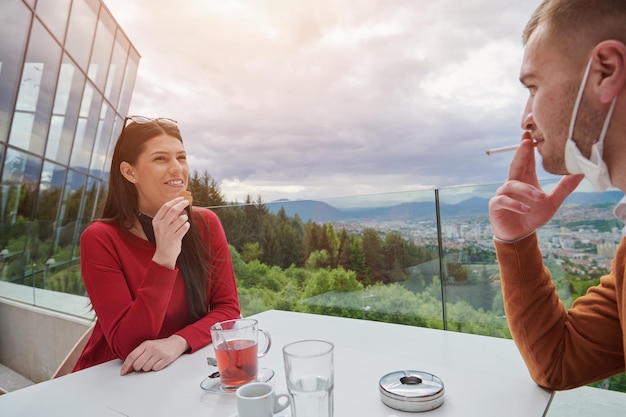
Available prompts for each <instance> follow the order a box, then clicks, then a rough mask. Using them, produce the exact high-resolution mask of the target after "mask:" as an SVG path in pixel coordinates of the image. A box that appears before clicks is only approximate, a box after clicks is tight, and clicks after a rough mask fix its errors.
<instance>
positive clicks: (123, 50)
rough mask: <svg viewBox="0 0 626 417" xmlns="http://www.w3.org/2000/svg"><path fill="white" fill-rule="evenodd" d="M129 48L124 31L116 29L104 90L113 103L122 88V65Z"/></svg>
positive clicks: (124, 63)
mask: <svg viewBox="0 0 626 417" xmlns="http://www.w3.org/2000/svg"><path fill="white" fill-rule="evenodd" d="M129 48H130V43H129V42H128V39H127V38H126V36H125V35H124V32H122V31H121V30H118V31H117V35H116V36H115V46H114V48H113V57H112V58H111V65H110V67H109V75H108V78H107V85H106V88H105V91H104V94H105V97H106V98H107V99H108V100H109V101H110V102H111V104H113V105H115V104H116V103H117V101H118V99H119V97H120V89H121V88H122V80H123V78H124V67H125V66H126V58H127V57H128V49H129Z"/></svg>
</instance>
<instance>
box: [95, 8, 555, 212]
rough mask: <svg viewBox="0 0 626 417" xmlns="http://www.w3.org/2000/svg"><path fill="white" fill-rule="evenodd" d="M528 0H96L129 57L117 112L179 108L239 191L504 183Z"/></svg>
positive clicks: (197, 157)
mask: <svg viewBox="0 0 626 417" xmlns="http://www.w3.org/2000/svg"><path fill="white" fill-rule="evenodd" d="M539 2H540V0H524V1H522V2H511V1H510V0H472V1H459V0H437V1H432V0H428V1H427V0H358V1H354V0H228V1H216V0H214V1H201V0H195V1H192V0H184V1H180V2H172V1H171V0H105V4H106V5H107V6H108V7H109V9H110V10H111V12H112V13H113V15H114V16H115V18H116V19H117V20H118V22H119V23H120V24H121V26H122V27H123V28H124V30H125V32H126V33H127V35H128V36H129V38H130V39H131V41H132V42H133V43H134V45H135V47H136V48H137V49H138V51H139V53H140V54H141V56H142V58H141V61H140V65H139V72H138V76H137V83H136V85H135V93H134V97H133V101H132V103H131V108H130V114H141V115H146V116H163V117H171V118H174V119H176V120H178V121H179V125H180V128H181V131H182V133H183V137H184V139H185V146H186V149H187V151H188V153H189V155H190V158H189V161H190V165H191V169H192V171H193V170H197V171H198V172H199V173H203V172H204V171H205V170H206V171H207V172H208V173H209V174H210V175H211V176H212V177H213V178H215V179H216V181H217V182H218V184H219V185H220V188H221V189H222V191H223V192H224V194H225V195H226V198H227V200H229V201H235V200H237V201H239V202H242V201H243V200H245V197H246V195H250V196H251V197H252V198H253V199H256V198H257V197H258V196H259V195H260V196H261V197H262V199H263V200H264V201H266V202H269V201H273V200H275V199H279V198H286V199H314V198H324V197H340V196H355V195H362V194H378V193H388V192H395V191H407V190H419V189H424V188H432V187H438V188H443V187H450V186H458V185H466V184H490V183H500V182H502V181H503V180H504V179H505V178H506V173H507V170H508V163H509V161H510V159H511V157H512V154H510V153H509V154H501V155H495V156H486V154H485V150H486V149H488V148H493V147H500V146H506V145H509V144H513V143H515V142H517V141H519V137H520V135H521V129H520V127H519V125H520V118H521V113H522V110H523V106H524V103H525V100H526V94H527V93H526V90H524V89H523V88H522V86H521V84H520V83H519V81H518V75H519V66H520V63H521V59H522V54H523V48H522V45H521V41H520V34H521V31H522V29H523V27H524V25H525V23H526V21H527V20H528V18H529V16H530V14H531V12H532V10H533V9H534V8H535V7H536V6H537V5H538V4H539ZM541 176H542V177H543V178H549V176H548V175H547V174H545V173H543V171H541Z"/></svg>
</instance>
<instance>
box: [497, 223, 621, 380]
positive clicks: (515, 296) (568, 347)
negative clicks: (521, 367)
mask: <svg viewBox="0 0 626 417" xmlns="http://www.w3.org/2000/svg"><path fill="white" fill-rule="evenodd" d="M495 247H496V254H497V257H498V263H499V265H500V274H501V279H502V291H503V297H504V307H505V311H506V316H507V321H508V323H509V328H510V330H511V334H512V335H513V339H514V340H515V343H516V345H517V347H518V349H519V351H520V353H521V355H522V357H523V358H524V361H525V362H526V365H527V367H528V370H529V372H530V374H531V376H532V378H533V380H534V381H535V382H536V383H537V384H538V385H541V386H543V387H546V388H550V389H570V388H574V387H577V386H581V385H585V384H588V383H591V382H594V381H597V380H600V379H603V378H606V377H609V376H611V375H615V374H617V373H620V372H623V370H624V351H623V344H622V338H621V334H622V330H621V327H620V322H619V317H618V309H617V305H616V292H615V277H614V276H613V275H608V276H605V277H602V279H601V282H600V284H599V285H598V286H596V287H592V288H590V289H589V291H588V292H587V294H586V295H585V296H582V297H580V298H578V299H577V300H576V301H575V302H574V304H573V305H572V307H571V308H570V309H569V310H566V309H565V307H564V305H563V303H562V302H561V300H560V299H559V297H558V295H557V292H556V289H555V286H554V284H553V282H552V279H551V276H550V273H549V271H548V269H547V268H546V267H545V266H544V264H543V257H542V255H541V252H540V250H539V246H538V242H537V236H536V234H532V235H530V236H528V237H526V238H525V239H522V240H520V241H518V242H515V243H503V242H499V241H495Z"/></svg>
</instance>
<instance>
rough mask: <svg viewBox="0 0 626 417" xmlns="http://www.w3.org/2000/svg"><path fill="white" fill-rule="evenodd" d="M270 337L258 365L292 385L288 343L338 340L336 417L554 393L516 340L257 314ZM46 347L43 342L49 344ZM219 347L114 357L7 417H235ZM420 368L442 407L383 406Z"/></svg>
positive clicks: (455, 411) (18, 401) (525, 412)
mask: <svg viewBox="0 0 626 417" xmlns="http://www.w3.org/2000/svg"><path fill="white" fill-rule="evenodd" d="M252 317H254V318H256V319H258V320H259V327H260V328H263V329H265V330H268V331H269V332H270V333H271V335H272V348H271V349H270V352H269V353H268V354H267V356H266V357H264V358H262V359H261V360H260V362H259V366H260V367H264V368H269V369H272V370H274V372H275V376H274V378H273V379H272V380H271V382H272V383H273V384H274V385H275V386H276V389H277V390H279V391H284V390H285V389H286V385H285V377H284V368H283V360H282V347H283V346H284V345H286V344H287V343H289V342H292V341H295V340H301V339H311V338H315V339H324V340H328V341H331V342H333V343H334V344H335V416H336V417H344V416H346V417H352V416H365V417H390V416H394V415H395V416H415V415H427V416H433V417H435V416H464V417H472V416H481V417H488V416H494V417H501V416H507V417H516V416H519V417H532V416H537V417H540V416H543V415H544V412H545V411H546V408H547V406H548V404H549V401H550V396H551V392H550V391H547V390H544V389H542V388H539V387H538V386H537V385H535V384H534V383H533V381H532V380H531V379H530V376H529V375H528V371H527V370H526V367H525V365H524V363H523V362H522V359H521V357H520V355H519V353H518V351H517V349H516V347H515V345H514V344H513V342H512V341H510V340H505V339H499V338H493V337H486V336H476V335H470V334H464V333H454V332H447V331H441V330H433V329H425V328H420V327H412V326H403V325H396V324H389V323H378V322H372V321H365V320H355V319H347V318H339V317H329V316H319V315H312V314H303V313H293V312H285V311H274V310H271V311H266V312H263V313H260V314H257V315H255V316H252ZM42 348H44V346H42ZM207 356H213V347H212V346H207V347H206V348H204V349H202V350H200V351H198V352H196V353H194V354H191V355H183V356H182V357H180V358H179V359H178V360H176V361H175V362H174V363H172V364H171V365H170V366H168V367H167V368H165V369H164V370H162V371H160V372H149V373H133V374H129V375H126V376H124V377H121V376H119V369H120V365H121V361H119V360H115V361H111V362H107V363H105V364H102V365H99V366H95V367H93V368H90V369H86V370H83V371H80V372H76V373H74V374H70V375H67V376H65V377H62V378H58V379H56V380H53V381H46V382H43V383H40V384H36V385H33V386H31V387H28V388H23V389H21V390H18V391H15V392H13V393H10V394H6V395H2V396H0V415H2V416H31V415H32V416H35V415H37V416H39V415H41V416H70V415H76V416H79V415H80V416H85V415H89V416H118V417H119V416H131V417H136V416H185V417H194V416H202V417H228V416H232V415H234V414H235V412H236V408H235V399H234V397H233V396H232V395H223V394H216V393H211V392H207V391H204V390H202V389H201V388H200V382H201V381H202V380H203V379H204V378H206V377H207V375H209V374H210V373H211V372H213V371H214V370H215V368H212V367H209V366H208V365H207V364H206V357H207ZM398 370H419V371H425V372H429V373H432V374H434V375H437V376H438V377H440V378H441V379H442V380H443V382H444V384H445V394H444V403H443V405H442V406H441V407H439V408H438V409H435V410H432V411H428V412H426V413H419V414H416V413H406V412H401V411H397V410H394V409H391V408H389V407H387V406H386V405H384V404H383V403H382V402H381V400H380V394H379V391H378V382H379V380H380V378H381V377H382V376H383V375H385V374H387V373H389V372H393V371H398Z"/></svg>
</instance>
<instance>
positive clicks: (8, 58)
mask: <svg viewBox="0 0 626 417" xmlns="http://www.w3.org/2000/svg"><path fill="white" fill-rule="evenodd" d="M30 18H31V12H30V11H29V10H28V8H27V7H26V6H24V3H22V2H21V1H20V0H5V1H3V2H2V13H0V39H2V41H1V42H0V142H6V141H7V134H8V131H9V123H10V121H11V114H12V113H13V101H14V100H15V93H16V91H17V86H18V85H19V83H18V81H17V80H18V77H19V71H20V68H21V62H22V57H23V53H24V49H25V46H26V35H27V34H28V29H29V26H30Z"/></svg>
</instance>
